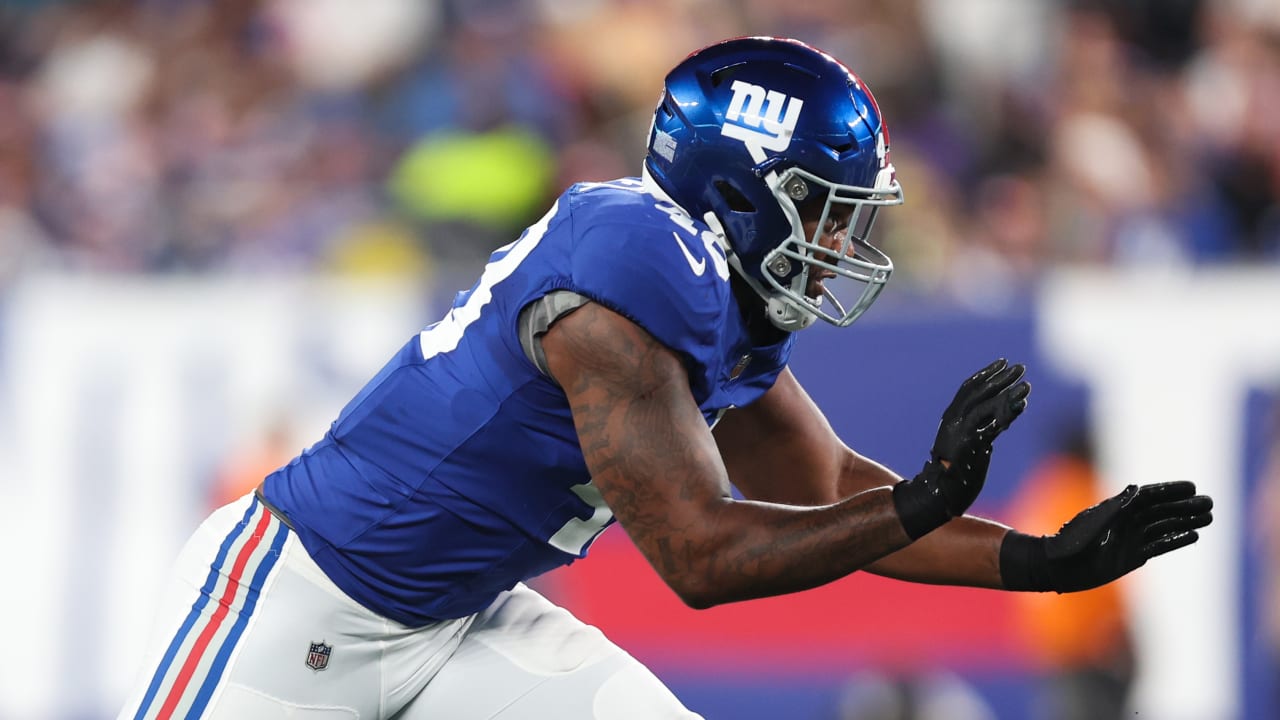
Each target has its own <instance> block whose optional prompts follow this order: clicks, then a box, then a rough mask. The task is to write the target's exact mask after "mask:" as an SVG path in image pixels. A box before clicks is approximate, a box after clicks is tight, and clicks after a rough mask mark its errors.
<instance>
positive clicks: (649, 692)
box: [119, 494, 699, 720]
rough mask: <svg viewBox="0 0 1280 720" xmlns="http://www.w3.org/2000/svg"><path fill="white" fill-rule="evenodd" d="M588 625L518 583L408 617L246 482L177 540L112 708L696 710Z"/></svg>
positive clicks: (131, 714)
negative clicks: (374, 595)
mask: <svg viewBox="0 0 1280 720" xmlns="http://www.w3.org/2000/svg"><path fill="white" fill-rule="evenodd" d="M698 717H699V716H698V715H696V714H694V713H691V712H689V711H688V710H686V709H685V708H684V707H683V706H682V705H681V704H680V701H679V700H677V699H676V698H675V696H674V695H672V694H671V692H670V691H669V690H668V689H667V688H666V687H665V686H664V685H663V684H662V683H661V682H660V681H659V680H658V679H657V678H656V677H654V675H653V674H652V673H651V672H649V670H648V669H647V668H645V667H644V666H643V665H641V664H640V663H639V662H638V661H636V660H635V659H634V658H632V657H631V656H630V655H628V654H627V653H626V652H624V651H623V650H621V649H620V648H618V647H617V646H616V645H614V644H613V643H611V642H609V640H608V639H606V638H605V636H604V635H603V634H602V633H601V632H600V631H599V630H597V629H596V628H594V627H591V626H589V625H586V624H584V623H582V622H580V621H579V620H578V619H576V618H574V617H573V616H572V615H571V614H569V612H567V611H566V610H564V609H562V608H559V607H557V606H555V605H553V604H551V603H550V602H548V601H547V600H546V599H545V598H543V597H542V596H541V595H539V594H537V593H536V592H534V591H533V590H530V589H529V588H527V587H525V586H524V585H518V586H516V587H515V588H514V589H512V590H511V591H509V592H505V593H502V595H500V596H499V597H498V599H497V600H495V601H494V603H493V604H492V605H491V606H489V607H488V608H487V609H486V610H484V611H483V612H480V613H478V614H476V615H473V616H470V617H465V618H460V619H457V620H448V621H443V622H438V623H434V624H432V625H428V626H426V627H421V628H410V627H406V626H404V625H400V624H399V623H396V622H394V621H391V620H388V619H386V618H383V617H381V616H379V615H376V614H375V613H373V612H371V611H369V610H367V609H365V608H364V607H363V606H361V605H359V604H358V603H356V602H355V601H354V600H352V599H351V598H350V597H348V596H347V595H346V594H345V593H343V592H342V591H341V590H339V589H338V587H337V586H336V585H334V584H333V583H332V582H331V581H330V580H329V579H328V578H327V577H326V576H325V575H324V573H323V572H322V571H321V570H320V568H319V567H317V566H316V564H315V563H314V562H313V561H312V560H311V557H310V556H309V555H308V554H307V552H306V550H305V549H304V548H303V547H302V545H301V543H299V542H298V540H297V536H296V535H294V534H293V532H292V531H290V530H289V528H288V527H286V526H285V525H284V524H283V523H281V522H280V519H279V518H277V517H276V516H274V515H272V514H271V513H270V512H268V511H267V509H266V508H265V507H263V505H262V503H261V502H259V501H258V500H257V499H256V498H255V497H254V496H253V495H252V494H250V495H247V496H245V497H244V498H241V499H240V500H238V501H236V502H234V503H232V504H230V505H227V506H226V507H223V508H221V509H219V510H217V511H216V512H214V513H213V514H212V515H211V516H210V517H209V518H208V519H207V520H205V522H204V524H202V525H201V526H200V528H199V529H198V530H197V531H196V533H195V535H193V536H192V538H191V540H190V541H188V543H187V545H186V547H185V548H183V550H182V553H181V555H180V556H179V558H178V562H177V565H176V567H175V570H174V577H173V580H172V582H171V587H170V589H169V591H168V592H167V596H166V597H165V598H164V599H163V601H162V605H161V608H160V611H159V614H158V616H157V620H156V636H155V637H154V638H153V640H152V647H151V650H150V653H149V655H148V658H147V661H146V663H145V665H144V670H143V673H142V674H141V675H140V677H139V680H138V687H137V688H136V690H135V691H134V693H133V695H132V696H131V698H130V700H129V702H128V704H127V705H126V706H125V708H124V710H122V711H121V713H120V716H119V718H120V720H131V719H138V720H141V719H142V718H148V719H150V718H161V719H168V718H191V719H194V718H209V719H211V720H258V719H262V720H275V719H277V718H278V719H281V720H283V719H284V718H289V719H291V720H347V719H360V720H370V719H374V718H379V719H381V718H389V719H390V718H394V719H395V720H426V719H427V718H432V719H433V720H440V719H444V720H452V719H455V718H456V719H458V720H471V719H473V718H474V719H477V720H478V719H480V718H499V719H501V720H515V719H517V718H539V719H541V718H584V719H586V718H591V719H595V720H631V719H633V718H634V719H635V720H640V719H641V718H643V719H645V720H650V719H654V718H680V719H682V720H686V719H696V718H698Z"/></svg>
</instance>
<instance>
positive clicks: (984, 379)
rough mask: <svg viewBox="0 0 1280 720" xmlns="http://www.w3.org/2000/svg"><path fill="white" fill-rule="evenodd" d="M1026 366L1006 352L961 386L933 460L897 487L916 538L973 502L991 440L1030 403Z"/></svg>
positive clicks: (902, 514)
mask: <svg viewBox="0 0 1280 720" xmlns="http://www.w3.org/2000/svg"><path fill="white" fill-rule="evenodd" d="M1025 372H1026V367H1025V366H1023V365H1021V364H1018V365H1009V364H1008V362H1007V361H1005V360H1004V358H1001V359H999V360H996V361H995V362H993V363H991V364H990V365H988V366H987V367H985V368H983V369H981V370H979V371H978V372H977V373H975V374H974V375H973V376H972V377H970V378H969V379H968V380H965V381H964V383H963V384H962V385H961V386H960V389H959V390H958V391H956V396H955V399H953V400H952V401H951V404H950V405H948V406H947V409H946V410H945V411H943V413H942V422H941V423H940V424H939V425H938V434H937V436H936V437H935V438H934V441H933V448H932V450H931V451H930V459H929V462H927V463H925V466H924V469H923V470H921V471H920V473H919V474H918V475H916V476H915V477H913V478H911V479H910V480H904V481H903V482H900V483H898V484H897V485H895V486H894V488H893V501H894V506H895V507H896V509H897V511H898V517H899V518H900V519H901V520H902V527H903V528H904V529H905V530H906V531H907V535H909V536H910V537H911V539H912V540H914V539H916V538H919V537H921V536H923V535H924V534H926V533H928V532H930V531H931V530H933V529H934V528H936V527H938V526H940V525H942V524H943V523H945V522H946V521H948V520H950V519H951V518H953V517H957V516H959V515H963V514H964V511H965V510H967V509H968V508H969V506H970V505H972V504H973V501H974V500H975V499H976V498H977V497H978V493H979V492H981V490H982V485H983V483H985V482H986V479H987V467H988V466H989V465H990V463H991V443H992V442H993V441H994V440H995V439H996V437H998V436H999V435H1000V433H1002V432H1004V431H1005V430H1006V429H1008V427H1009V426H1010V425H1011V424H1013V421H1014V420H1016V419H1017V418H1018V416H1019V415H1021V414H1022V411H1023V410H1025V409H1026V407H1027V395H1028V394H1029V393H1030V392H1031V384H1030V383H1028V382H1026V381H1025V380H1023V379H1022V376H1023V374H1024V373H1025Z"/></svg>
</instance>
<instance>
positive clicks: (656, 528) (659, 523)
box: [542, 303, 910, 608]
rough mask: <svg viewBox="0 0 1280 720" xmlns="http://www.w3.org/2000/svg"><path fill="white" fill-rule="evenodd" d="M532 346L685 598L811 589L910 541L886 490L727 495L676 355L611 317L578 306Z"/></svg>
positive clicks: (617, 504)
mask: <svg viewBox="0 0 1280 720" xmlns="http://www.w3.org/2000/svg"><path fill="white" fill-rule="evenodd" d="M542 347H543V350H544V352H545V353H546V359H547V367H548V369H549V370H550V372H551V375H552V377H554V378H555V379H556V381H557V382H558V383H559V384H560V386H561V387H562V388H563V389H564V392H565V394H566V396H567V397H568V400H569V404H570V407H571V408H572V411H573V416H574V423H575V425H576V427H577V431H578V436H579V441H580V443H581V446H582V451H583V455H584V457H585V458H586V462H587V467H588V469H589V470H590V471H591V475H592V481H593V483H594V484H595V485H596V486H597V488H598V489H599V490H600V494H601V496H602V497H603V498H604V500H605V501H606V502H607V503H608V505H609V507H610V509H612V511H613V513H614V515H615V516H616V517H617V518H618V521H619V522H620V523H621V525H622V527H623V528H624V529H625V530H626V531H627V533H628V534H629V535H630V536H631V539H632V540H633V541H634V542H635V544H636V546H637V547H638V548H639V549H640V551H641V552H642V553H643V554H644V556H645V557H646V559H648V561H649V562H650V563H651V564H652V565H653V567H654V568H655V569H656V570H657V572H658V574H659V575H660V576H661V577H662V579H663V580H664V581H665V582H666V583H667V584H668V585H669V586H670V587H671V588H672V589H673V590H674V591H675V592H676V593H677V594H678V595H679V596H680V598H681V599H682V600H684V601H685V602H686V603H687V604H689V605H690V606H692V607H698V608H702V607H710V606H712V605H716V604H720V603H725V602H732V601H736V600H745V599H748V598H755V597H763V596H769V595H779V594H783V593H788V592H795V591H798V590H803V589H806V588H810V587H815V586H818V585H821V584H823V583H826V582H829V581H831V580H835V579H837V578H839V577H843V576H844V575H847V574H849V573H851V572H853V571H855V570H857V569H859V568H861V567H864V566H866V565H867V564H868V563H870V562H873V561H875V560H877V559H879V558H881V557H883V556H885V555H886V554H888V553H890V552H893V551H895V550H898V549H901V548H902V547H905V546H906V545H907V543H908V542H910V537H909V536H908V535H907V533H906V532H905V531H904V530H903V525H902V523H901V522H900V520H899V517H898V513H897V511H896V509H895V504H894V498H893V493H892V492H891V491H890V489H889V488H887V487H879V488H873V489H870V490H867V491H866V492H861V493H858V494H855V495H853V496H851V497H848V498H844V499H841V500H840V501H838V502H833V503H829V504H823V505H817V506H813V507H796V506H789V505H782V504H777V503H768V502H754V501H738V500H735V499H734V498H733V497H732V495H731V494H730V491H729V482H728V475H727V473H726V472H725V467H724V464H723V463H722V462H721V460H720V453H719V451H718V450H717V448H716V444H715V440H714V439H713V438H712V436H711V433H710V431H709V430H708V428H707V424H706V422H705V420H704V419H703V417H702V413H701V412H700V411H699V409H698V407H697V404H696V403H695V401H694V399H693V396H692V393H691V392H690V389H689V382H688V374H687V370H686V369H685V367H684V365H683V363H682V361H681V359H680V358H679V357H678V356H677V355H676V354H675V353H673V352H672V351H671V350H669V349H668V348H667V347H666V346H664V345H662V344H661V343H659V342H658V341H657V340H655V339H654V338H653V337H652V336H651V335H649V334H648V333H647V332H645V331H644V330H643V329H641V328H640V327H639V326H637V325H635V324H634V323H632V322H631V321H629V320H627V319H625V318H623V317H622V316H621V315H618V314H616V313H614V312H612V311H610V310H608V309H606V308H604V307H603V306H600V305H598V304H595V303H588V304H586V305H584V306H583V307H581V308H579V309H578V310H576V311H574V312H573V313H571V314H569V315H567V316H565V317H563V318H561V319H560V320H558V321H557V322H556V323H555V324H554V325H552V327H551V328H550V330H549V331H548V332H547V334H546V335H545V336H544V337H543V340H542Z"/></svg>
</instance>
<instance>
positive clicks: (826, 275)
mask: <svg viewBox="0 0 1280 720" xmlns="http://www.w3.org/2000/svg"><path fill="white" fill-rule="evenodd" d="M809 273H810V274H809V284H808V287H806V288H805V294H806V295H808V296H809V297H811V298H820V297H822V294H823V291H824V290H826V285H824V284H823V282H824V281H825V280H830V279H831V278H834V277H835V276H836V274H835V273H834V272H832V271H831V270H828V269H826V268H822V267H816V268H813V269H812V270H810V271H809Z"/></svg>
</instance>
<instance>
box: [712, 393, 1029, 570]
mask: <svg viewBox="0 0 1280 720" xmlns="http://www.w3.org/2000/svg"><path fill="white" fill-rule="evenodd" d="M715 439H716V442H717V444H718V445H719V447H720V451H721V455H722V457H723V458H724V463H725V467H726V468H727V469H728V472H729V477H730V479H731V480H732V481H733V482H734V484H735V485H737V487H738V489H739V490H740V491H741V492H742V493H743V495H744V496H746V497H748V498H752V499H755V500H762V501H769V502H780V503H790V504H795V505H821V504H827V503H832V502H836V501H837V500H839V499H840V498H842V497H847V496H849V495H854V494H856V493H859V492H863V491H866V490H868V489H871V488H876V487H885V486H892V485H895V484H897V483H898V482H900V481H901V480H902V477H900V476H899V475H897V474H896V473H894V472H893V471H891V470H889V469H888V468H886V467H884V466H883V465H881V464H880V463H877V462H875V461H874V460H871V459H869V458H866V457H864V456H862V455H860V454H858V453H857V452H854V451H853V450H851V449H850V448H849V447H848V446H847V445H845V444H844V442H842V441H841V440H840V438H839V437H838V436H837V435H836V433H835V431H834V430H833V429H832V428H831V425H830V423H828V422H827V419H826V417H825V416H824V415H823V414H822V411H821V410H820V409H819V408H818V407H817V405H816V404H814V402H813V400H812V399H811V398H810V397H809V395H808V393H806V392H805V390H804V388H803V387H801V385H800V383H799V382H798V381H797V380H796V378H795V376H794V375H793V374H792V373H791V371H790V370H789V369H788V370H783V372H782V373H781V374H780V375H779V376H778V380H777V382H775V383H774V385H773V387H772V388H770V390H769V391H768V392H766V393H765V394H764V395H763V396H762V397H761V398H760V399H759V400H757V401H756V402H754V403H752V404H751V405H749V406H747V407H743V408H735V409H733V410H730V411H729V412H727V413H725V416H724V418H722V419H721V420H720V422H719V424H717V425H716V429H715ZM757 469H760V470H763V472H757ZM1006 532H1008V528H1007V527H1005V526H1003V525H1000V524H998V523H995V522H992V521H989V520H983V519H981V518H977V517H972V516H968V515H966V516H963V517H958V518H955V519H954V520H951V521H950V522H947V523H946V524H944V525H942V526H941V527H939V528H938V529H936V530H934V531H933V532H931V533H929V534H927V535H925V536H924V537H922V538H920V539H919V540H917V541H916V542H914V543H912V544H911V545H909V546H907V547H906V548H903V549H902V550H899V551H897V552H894V553H892V554H890V555H887V556H885V557H884V558H881V559H880V560H877V561H876V562H874V563H870V564H869V565H867V567H866V568H865V569H866V570H868V571H870V572H874V573H876V574H880V575H887V576H889V577H895V578H899V579H903V580H911V581H914V582H928V583H939V584H951V585H971V586H974V587H992V588H998V587H1001V580H1000V545H1001V543H1002V542H1003V540H1004V536H1005V533H1006Z"/></svg>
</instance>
